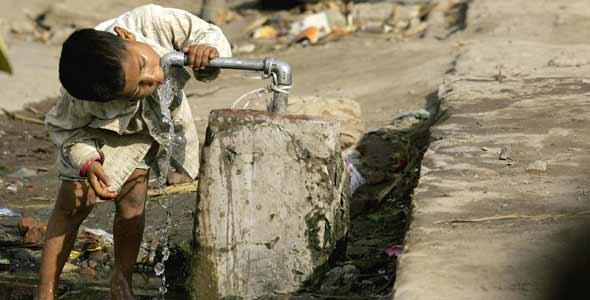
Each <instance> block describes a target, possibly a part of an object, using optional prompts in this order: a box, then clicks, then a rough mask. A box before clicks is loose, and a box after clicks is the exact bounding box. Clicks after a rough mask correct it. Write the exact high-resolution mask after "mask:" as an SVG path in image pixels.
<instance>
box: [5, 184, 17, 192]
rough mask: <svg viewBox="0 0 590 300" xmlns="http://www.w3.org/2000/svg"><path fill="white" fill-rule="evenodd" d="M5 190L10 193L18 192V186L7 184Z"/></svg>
mask: <svg viewBox="0 0 590 300" xmlns="http://www.w3.org/2000/svg"><path fill="white" fill-rule="evenodd" d="M6 190H7V191H9V192H11V193H16V192H18V187H17V186H16V184H9V185H7V186H6Z"/></svg>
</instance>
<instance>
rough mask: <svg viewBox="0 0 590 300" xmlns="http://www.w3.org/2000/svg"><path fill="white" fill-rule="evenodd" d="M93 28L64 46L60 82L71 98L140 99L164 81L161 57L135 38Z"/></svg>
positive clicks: (122, 31)
mask: <svg viewBox="0 0 590 300" xmlns="http://www.w3.org/2000/svg"><path fill="white" fill-rule="evenodd" d="M115 33H116V35H114V34H112V33H109V32H105V31H98V30H94V29H81V30H77V31H76V32H74V33H73V34H72V35H71V36H70V37H69V38H68V39H67V40H66V41H65V42H64V44H63V48H62V52H61V57H60V61H59V80H60V81H61V84H62V85H63V87H64V88H65V89H66V90H67V91H68V93H70V94H71V95H72V96H74V97H76V98H78V99H81V100H87V101H99V102H103V101H110V100H115V99H122V98H123V99H130V100H134V99H140V98H143V97H146V96H148V95H150V94H152V93H153V92H154V91H155V90H156V87H157V86H158V84H160V83H161V82H162V81H163V80H164V73H163V72H162V68H161V67H160V56H159V55H158V54H157V53H156V52H155V51H154V50H153V49H152V48H151V47H150V46H148V45H146V44H144V43H141V42H138V41H136V39H135V35H134V34H133V33H131V32H129V31H127V30H125V29H123V28H120V27H115Z"/></svg>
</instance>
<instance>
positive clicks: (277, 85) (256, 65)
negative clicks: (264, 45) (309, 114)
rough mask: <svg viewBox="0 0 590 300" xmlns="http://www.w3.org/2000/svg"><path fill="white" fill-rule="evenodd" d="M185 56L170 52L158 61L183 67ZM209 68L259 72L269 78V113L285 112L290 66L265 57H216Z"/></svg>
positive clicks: (290, 77)
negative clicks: (270, 90) (271, 93)
mask: <svg viewBox="0 0 590 300" xmlns="http://www.w3.org/2000/svg"><path fill="white" fill-rule="evenodd" d="M186 64H187V59H186V55H185V54H184V53H183V52H177V51H175V52H170V53H168V54H166V55H164V56H163V57H162V58H161V60H160V65H161V66H162V67H164V66H185V65H186ZM208 66H209V67H214V68H221V69H234V70H250V71H261V72H263V74H264V75H265V76H266V77H267V78H271V80H272V85H271V89H272V91H273V97H272V101H271V103H270V105H269V106H268V107H267V110H268V111H269V112H274V113H280V114H283V113H285V112H286V111H287V102H288V98H289V89H290V88H291V86H292V84H293V76H292V73H291V66H290V65H289V64H288V63H287V62H285V61H284V60H281V59H277V58H272V57H267V58H263V59H252V58H237V57H216V58H214V59H211V60H210V61H209V65H208Z"/></svg>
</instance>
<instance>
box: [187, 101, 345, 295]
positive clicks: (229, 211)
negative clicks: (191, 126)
mask: <svg viewBox="0 0 590 300" xmlns="http://www.w3.org/2000/svg"><path fill="white" fill-rule="evenodd" d="M339 135H340V126H339V123H338V122H334V121H329V120H324V119H320V118H314V117H307V116H290V115H276V114H271V113H267V112H261V111H249V110H215V111H213V112H212V113H211V115H210V117H209V126H208V128H207V134H206V137H205V143H204V146H203V150H202V160H201V161H202V164H201V168H200V175H199V176H200V181H199V190H198V193H197V195H198V196H197V210H196V220H195V236H194V243H195V247H194V253H193V260H192V262H193V266H192V270H193V272H192V279H191V283H190V290H191V295H192V299H242V300H249V299H259V298H263V297H267V296H272V295H274V293H275V291H281V292H282V293H290V292H295V291H298V290H300V289H301V288H303V287H305V286H307V285H308V284H315V283H317V282H318V281H319V278H320V277H321V275H322V274H323V273H324V272H325V271H326V270H325V268H326V266H327V263H328V260H329V258H330V257H331V256H333V257H335V256H337V255H338V254H340V253H342V252H343V251H344V249H343V245H344V239H345V236H346V233H347V230H348V225H349V214H348V211H349V208H348V206H349V201H350V193H349V187H348V180H349V179H348V176H347V174H346V172H345V170H344V164H343V161H342V157H341V151H340V142H339V140H338V137H339Z"/></svg>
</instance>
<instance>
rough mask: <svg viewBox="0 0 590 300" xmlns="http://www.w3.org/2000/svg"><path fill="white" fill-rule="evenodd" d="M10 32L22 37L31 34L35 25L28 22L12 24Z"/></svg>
mask: <svg viewBox="0 0 590 300" xmlns="http://www.w3.org/2000/svg"><path fill="white" fill-rule="evenodd" d="M10 32H12V33H13V34H22V35H26V34H32V33H33V32H35V24H33V22H32V21H30V20H26V21H19V22H14V23H13V24H12V26H11V27H10Z"/></svg>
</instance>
